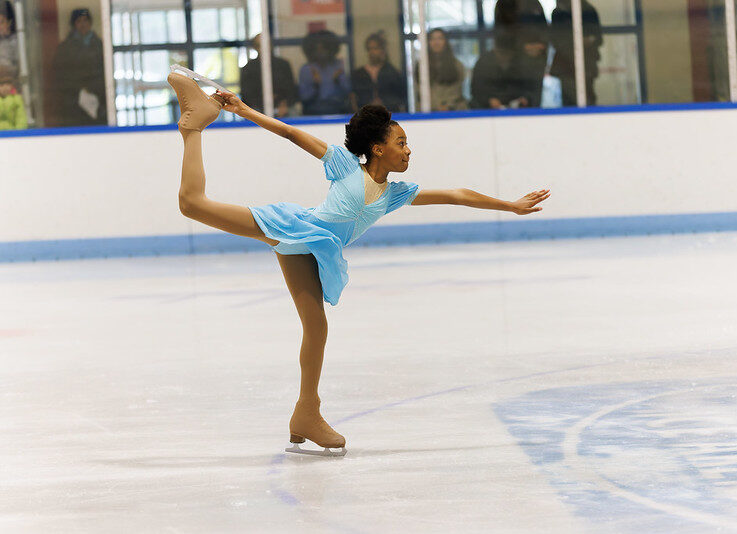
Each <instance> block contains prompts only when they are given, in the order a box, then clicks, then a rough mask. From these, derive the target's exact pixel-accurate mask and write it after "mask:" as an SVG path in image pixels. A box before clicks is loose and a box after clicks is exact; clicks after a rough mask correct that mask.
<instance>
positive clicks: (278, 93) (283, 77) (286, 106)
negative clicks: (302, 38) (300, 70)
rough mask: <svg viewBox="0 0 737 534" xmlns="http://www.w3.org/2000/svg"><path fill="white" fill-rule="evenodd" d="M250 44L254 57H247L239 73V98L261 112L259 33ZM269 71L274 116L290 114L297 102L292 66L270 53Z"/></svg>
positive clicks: (262, 101) (261, 88) (262, 103)
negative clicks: (270, 74) (270, 73)
mask: <svg viewBox="0 0 737 534" xmlns="http://www.w3.org/2000/svg"><path fill="white" fill-rule="evenodd" d="M252 44H253V49H252V52H253V56H254V57H251V58H249V60H248V62H247V63H246V64H245V65H244V66H243V68H242V69H241V73H240V89H241V99H242V100H243V102H244V103H245V104H246V105H247V106H249V107H251V108H253V109H255V110H257V111H260V112H262V113H263V111H264V100H263V86H262V78H261V57H260V54H261V34H258V35H256V36H255V37H254V38H253V41H252ZM271 72H272V89H273V99H274V100H273V102H274V115H275V116H276V117H286V116H287V115H290V114H291V109H292V107H293V106H294V104H295V103H296V102H297V87H296V85H295V83H294V74H293V73H292V67H291V65H290V64H289V62H288V61H287V60H286V59H283V58H280V57H278V56H276V55H274V54H272V56H271Z"/></svg>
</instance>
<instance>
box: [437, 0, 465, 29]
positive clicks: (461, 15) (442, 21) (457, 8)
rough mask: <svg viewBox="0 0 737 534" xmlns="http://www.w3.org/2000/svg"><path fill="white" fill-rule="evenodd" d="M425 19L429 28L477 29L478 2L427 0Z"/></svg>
mask: <svg viewBox="0 0 737 534" xmlns="http://www.w3.org/2000/svg"><path fill="white" fill-rule="evenodd" d="M425 18H426V20H427V24H428V26H429V27H431V28H434V27H442V28H446V29H450V28H475V27H476V25H477V23H478V13H477V3H476V0H427V3H426V7H425Z"/></svg>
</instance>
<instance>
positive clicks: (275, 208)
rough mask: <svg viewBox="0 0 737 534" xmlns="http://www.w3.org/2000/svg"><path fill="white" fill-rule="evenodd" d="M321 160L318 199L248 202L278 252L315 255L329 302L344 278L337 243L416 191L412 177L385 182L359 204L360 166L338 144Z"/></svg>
mask: <svg viewBox="0 0 737 534" xmlns="http://www.w3.org/2000/svg"><path fill="white" fill-rule="evenodd" d="M321 161H322V162H323V165H324V167H325V176H326V178H327V179H328V180H330V190H329V191H328V195H327V197H326V198H325V200H324V201H323V203H322V204H320V205H319V206H317V207H315V208H303V207H302V206H300V205H299V204H295V203H293V202H276V203H274V204H267V205H265V206H249V208H250V210H251V213H252V214H253V218H254V219H255V220H256V223H257V224H258V225H259V226H260V227H261V230H263V232H264V234H265V235H266V237H269V238H271V239H275V240H277V241H279V244H278V245H275V246H273V247H271V249H272V250H274V251H275V252H278V253H279V254H312V255H313V256H315V259H316V260H317V265H318V271H319V274H320V282H321V283H322V295H323V299H324V300H325V302H328V303H329V304H331V305H333V306H335V305H336V304H338V299H339V298H340V294H341V293H342V292H343V288H344V287H345V286H346V284H347V283H348V263H347V262H346V261H345V258H343V247H345V246H347V245H350V244H351V243H352V242H353V241H355V240H356V239H358V238H359V237H360V236H361V234H363V233H364V232H365V231H366V230H367V229H368V228H369V226H371V225H372V224H374V223H375V222H376V221H377V220H379V218H380V217H381V216H382V215H385V214H387V213H391V212H392V211H394V210H396V209H398V208H400V207H402V206H404V205H406V204H411V203H412V201H413V200H414V199H415V197H416V196H417V194H418V193H419V188H418V185H417V184H415V183H412V182H391V181H390V182H389V184H388V185H387V187H386V189H385V191H384V193H382V195H381V196H380V197H379V198H378V199H377V200H376V201H374V202H371V203H370V204H365V197H364V176H363V169H362V168H361V165H360V163H359V160H358V158H357V157H356V156H355V155H353V154H352V153H350V152H349V151H348V150H347V149H345V148H343V147H342V146H337V145H330V146H329V147H328V150H327V152H326V153H325V155H324V156H323V157H322V159H321Z"/></svg>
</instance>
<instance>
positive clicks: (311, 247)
mask: <svg viewBox="0 0 737 534" xmlns="http://www.w3.org/2000/svg"><path fill="white" fill-rule="evenodd" d="M186 72H190V73H191V71H186ZM198 79H200V80H204V81H208V82H209V80H207V79H206V78H202V77H199V78H198ZM168 82H169V84H170V85H171V86H172V87H173V88H174V90H175V91H176V94H177V98H178V100H179V106H180V108H181V118H180V120H179V122H178V125H179V132H180V133H181V135H182V138H183V140H184V160H183V163H182V182H181V187H180V189H179V207H180V210H181V212H182V213H183V214H184V215H185V216H187V217H189V218H190V219H194V220H196V221H199V222H201V223H204V224H207V225H209V226H212V227H214V228H218V229H220V230H224V231H226V232H229V233H231V234H235V235H240V236H245V237H252V238H254V239H258V240H259V241H263V242H265V243H267V244H269V245H270V246H271V249H272V250H273V251H274V252H275V253H276V257H277V260H278V262H279V266H280V267H281V270H282V273H283V275H284V280H285V282H286V284H287V288H288V289H289V292H290V294H291V296H292V299H293V300H294V304H295V306H296V307H297V313H298V315H299V318H300V320H301V322H302V345H301V348H300V355H299V363H300V368H301V384H300V393H299V398H298V400H297V403H296V406H295V408H294V413H293V415H292V418H291V420H290V421H289V432H290V438H289V440H290V442H291V443H293V444H296V445H294V446H293V447H292V448H288V449H286V450H287V451H290V452H302V453H307V454H320V455H330V456H336V455H341V456H342V455H344V454H345V438H344V437H343V436H342V435H340V434H339V433H337V432H336V431H335V430H333V429H332V428H331V427H330V425H328V423H327V422H326V421H325V420H324V419H323V418H322V416H321V415H320V398H319V396H318V393H317V386H318V382H319V380H320V372H321V369H322V362H323V353H324V349H325V343H326V340H327V332H328V324H327V319H326V317H325V309H324V304H323V300H324V301H326V302H328V303H329V304H331V305H333V306H335V305H336V304H337V303H338V299H339V297H340V294H341V292H342V291H343V288H344V287H345V285H346V283H347V282H348V264H347V263H346V261H345V259H344V258H343V247H345V246H346V245H349V244H350V243H352V242H353V241H355V240H356V239H357V238H358V237H359V236H360V235H361V234H363V233H364V232H365V231H366V229H367V228H368V227H369V226H371V225H372V224H373V223H375V222H376V221H377V220H378V219H379V218H380V217H381V216H383V215H385V214H386V213H390V212H392V211H394V210H396V209H398V208H400V207H401V206H404V205H408V204H411V205H413V206H418V205H425V204H454V205H463V206H469V207H474V208H481V209H495V210H503V211H511V212H513V213H516V214H518V215H526V214H529V213H534V212H536V211H540V210H541V209H542V208H540V207H535V205H536V204H538V203H540V202H541V201H543V200H545V199H546V198H548V196H550V190H540V191H535V192H533V193H529V194H528V195H525V196H524V197H522V198H520V199H519V200H517V201H514V202H506V201H503V200H497V199H495V198H492V197H488V196H485V195H483V194H481V193H477V192H475V191H471V190H469V189H447V190H444V189H435V190H422V191H421V190H419V189H418V185H417V184H415V183H412V182H403V181H398V182H394V181H391V182H390V181H388V176H389V173H390V172H404V171H406V170H407V167H408V165H409V160H410V154H411V151H410V149H409V146H408V145H407V135H406V134H405V132H404V130H403V129H402V127H401V126H400V125H399V124H397V122H395V121H393V120H391V113H389V111H387V110H386V108H384V107H383V106H377V105H367V106H364V107H363V108H361V110H360V111H359V112H358V113H356V114H355V115H353V117H351V119H350V122H349V123H348V125H347V126H346V139H345V148H344V147H342V146H336V145H327V144H326V143H325V142H324V141H322V140H320V139H317V138H316V137H313V136H312V135H310V134H308V133H306V132H304V131H302V130H299V129H298V128H295V127H294V126H291V125H288V124H285V123H283V122H281V121H279V120H277V119H274V118H271V117H268V116H266V115H263V114H262V113H259V112H258V111H255V110H253V109H251V108H250V107H248V106H246V105H245V104H244V103H243V102H242V101H241V100H240V99H239V98H238V97H237V96H236V95H234V94H232V93H230V92H227V91H222V90H218V91H217V92H216V93H215V94H214V95H212V96H208V95H207V94H206V93H205V92H204V91H202V89H200V87H199V86H198V84H197V83H196V82H195V80H194V79H192V77H191V76H188V75H183V74H179V72H176V71H175V69H174V68H172V73H171V74H169V77H168ZM213 85H215V86H216V87H218V86H217V84H214V82H213ZM221 110H225V111H229V112H232V113H235V114H237V115H239V116H241V117H243V118H245V119H248V120H250V121H252V122H254V123H256V124H257V125H259V126H261V127H262V128H264V129H266V130H269V131H270V132H273V133H275V134H277V135H279V136H281V137H284V138H285V139H288V140H290V141H291V142H292V143H294V144H295V145H297V146H298V147H300V148H302V149H303V150H305V151H307V152H308V153H310V154H311V155H313V156H314V157H316V158H318V159H320V160H321V161H322V162H323V165H324V168H325V175H326V177H327V179H328V180H329V181H330V189H329V191H328V194H327V198H326V199H325V201H324V202H323V203H322V204H320V205H319V206H317V207H314V208H304V207H302V206H300V205H298V204H294V203H291V202H277V203H274V204H267V205H265V206H251V207H245V206H238V205H231V204H223V203H220V202H216V201H214V200H211V199H210V198H208V197H207V196H206V194H205V170H204V166H203V162H202V146H201V135H202V133H201V132H202V130H203V129H204V128H205V127H206V126H207V125H208V124H210V123H211V122H213V121H214V120H215V119H216V118H217V117H218V114H219V113H220V111H221ZM359 157H365V158H366V163H364V164H361V163H360V161H359ZM306 439H307V440H310V441H311V442H313V443H316V444H317V445H319V446H320V447H324V451H319V452H317V451H308V450H305V449H300V448H299V445H298V444H299V443H304V441H305V440H306ZM334 448H339V449H341V450H340V451H331V450H330V449H334Z"/></svg>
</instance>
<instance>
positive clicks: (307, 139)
mask: <svg viewBox="0 0 737 534" xmlns="http://www.w3.org/2000/svg"><path fill="white" fill-rule="evenodd" d="M213 97H214V98H215V99H217V100H219V101H220V102H222V103H223V109H224V110H225V111H230V112H232V113H235V114H236V115H239V116H241V117H243V118H244V119H248V120H249V121H251V122H255V123H256V124H258V125H259V126H261V127H262V128H264V129H266V130H269V131H270V132H274V133H275V134H276V135H279V136H281V137H283V138H284V139H289V140H290V141H291V142H292V143H294V144H295V145H297V146H298V147H300V148H302V149H304V150H306V151H307V152H309V153H310V154H312V155H313V156H315V157H316V158H318V159H319V158H322V157H323V156H324V155H325V153H326V152H327V151H328V145H327V143H326V142H325V141H323V140H322V139H318V138H317V137H315V136H313V135H310V134H308V133H307V132H305V131H302V130H300V129H299V128H295V127H294V126H291V125H289V124H285V123H283V122H282V121H280V120H278V119H274V118H271V117H269V116H268V115H264V114H263V113H259V112H258V111H256V110H255V109H252V108H250V107H248V106H247V105H246V104H244V103H243V101H242V100H241V99H240V98H238V97H237V96H236V95H234V94H233V93H223V92H222V91H217V92H216V93H215V94H214V95H213Z"/></svg>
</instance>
